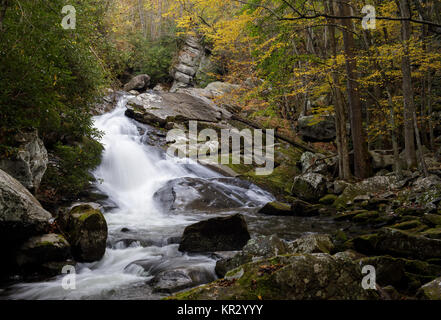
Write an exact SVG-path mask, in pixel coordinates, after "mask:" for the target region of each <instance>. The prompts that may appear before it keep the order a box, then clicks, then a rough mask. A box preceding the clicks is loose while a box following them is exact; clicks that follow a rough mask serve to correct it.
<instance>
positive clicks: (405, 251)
mask: <svg viewBox="0 0 441 320" xmlns="http://www.w3.org/2000/svg"><path fill="white" fill-rule="evenodd" d="M353 243H354V248H355V250H357V251H359V252H361V253H366V254H390V255H392V256H397V257H405V258H408V257H410V258H414V259H420V260H427V259H430V258H438V257H440V256H441V240H437V239H429V238H426V237H424V236H419V235H415V234H412V233H409V232H406V231H403V230H397V229H391V228H383V229H381V230H380V231H379V232H378V233H376V234H370V235H364V236H360V237H358V238H355V239H353Z"/></svg>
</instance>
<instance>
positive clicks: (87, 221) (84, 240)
mask: <svg viewBox="0 0 441 320" xmlns="http://www.w3.org/2000/svg"><path fill="white" fill-rule="evenodd" d="M58 221H59V225H60V227H61V229H62V230H63V232H64V233H65V234H66V236H67V239H68V241H69V243H70V244H71V246H72V254H73V256H74V258H75V259H76V260H77V261H80V262H92V261H97V260H100V259H101V258H102V257H103V255H104V253H105V251H106V241H107V223H106V220H105V218H104V216H103V214H102V213H101V211H100V210H98V209H94V208H93V207H92V206H90V205H88V204H84V205H78V206H75V207H73V208H72V209H71V210H70V211H69V212H67V213H65V214H64V215H62V216H61V217H60V218H59V220H58Z"/></svg>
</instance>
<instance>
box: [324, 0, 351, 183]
mask: <svg viewBox="0 0 441 320" xmlns="http://www.w3.org/2000/svg"><path fill="white" fill-rule="evenodd" d="M327 2H328V3H327V5H328V6H326V4H325V7H327V11H328V12H329V13H330V15H334V7H333V5H334V4H333V2H334V0H329V1H327ZM331 22H332V23H335V22H334V21H331ZM329 45H330V47H331V54H332V56H333V57H334V58H335V57H336V56H337V44H336V41H335V27H334V26H332V25H331V26H329ZM332 82H333V87H334V90H333V92H334V98H335V99H334V102H335V127H336V133H337V134H336V136H337V140H336V142H337V149H338V150H337V151H338V162H339V166H338V167H339V177H340V179H344V180H348V179H350V178H351V169H350V164H349V150H348V133H347V130H346V120H347V117H346V112H345V108H344V105H343V97H342V94H341V91H340V89H339V88H338V83H339V80H338V73H337V71H336V70H333V72H332Z"/></svg>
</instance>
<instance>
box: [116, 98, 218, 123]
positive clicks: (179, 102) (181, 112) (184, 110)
mask: <svg viewBox="0 0 441 320" xmlns="http://www.w3.org/2000/svg"><path fill="white" fill-rule="evenodd" d="M126 106H127V110H126V113H125V114H126V116H128V117H129V118H133V119H135V120H138V121H139V122H142V123H146V124H150V125H159V126H162V127H163V126H165V125H166V123H167V122H170V121H178V120H180V121H188V120H198V121H209V122H217V121H218V120H220V119H221V112H220V111H219V110H217V109H216V108H214V107H213V106H212V105H210V104H207V103H206V102H205V101H203V100H201V99H198V98H195V97H192V96H190V95H188V94H185V93H170V92H152V93H143V94H140V95H138V96H137V97H134V98H132V99H130V100H129V101H128V102H127V105H126Z"/></svg>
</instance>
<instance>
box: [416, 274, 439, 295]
mask: <svg viewBox="0 0 441 320" xmlns="http://www.w3.org/2000/svg"><path fill="white" fill-rule="evenodd" d="M417 295H418V297H419V298H420V299H423V300H441V277H440V278H437V279H435V280H432V281H430V282H429V283H426V284H425V285H423V286H422V287H421V288H420V289H419V290H418V293H417Z"/></svg>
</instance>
